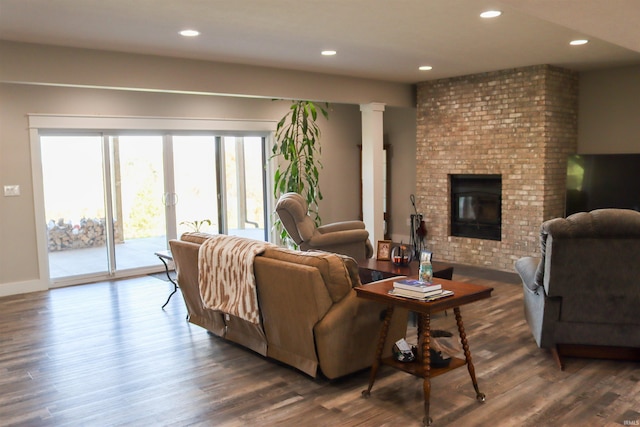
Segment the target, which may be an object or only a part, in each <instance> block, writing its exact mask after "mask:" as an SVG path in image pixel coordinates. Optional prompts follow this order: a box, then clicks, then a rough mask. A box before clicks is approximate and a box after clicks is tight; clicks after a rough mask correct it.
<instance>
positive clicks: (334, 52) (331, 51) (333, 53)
mask: <svg viewBox="0 0 640 427" xmlns="http://www.w3.org/2000/svg"><path fill="white" fill-rule="evenodd" d="M336 53H338V52H336V51H335V50H323V51H322V55H324V56H333V55H335V54H336Z"/></svg>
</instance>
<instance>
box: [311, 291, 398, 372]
mask: <svg viewBox="0 0 640 427" xmlns="http://www.w3.org/2000/svg"><path fill="white" fill-rule="evenodd" d="M385 313H386V306H385V305H384V304H381V303H378V302H375V301H369V300H366V299H364V298H358V297H357V295H356V292H355V291H354V290H351V292H350V293H349V294H348V295H347V296H346V297H345V298H343V299H342V300H341V301H340V302H338V303H336V304H334V305H333V306H332V307H331V310H329V311H328V312H327V314H326V315H325V316H324V317H323V318H322V320H321V321H320V322H318V324H317V325H315V327H314V328H313V329H314V334H315V341H316V348H317V351H318V360H319V363H320V369H321V370H322V373H323V374H324V375H325V376H326V377H327V378H329V379H334V378H338V377H341V376H343V375H346V374H350V373H352V372H356V371H359V370H361V369H365V368H368V367H370V366H371V365H372V364H373V359H374V357H375V353H376V348H377V345H378V341H379V336H380V329H381V328H382V324H383V320H384V316H385ZM408 316H409V313H408V311H407V310H405V309H403V308H399V307H396V308H395V309H394V312H393V317H392V318H391V324H390V325H389V330H388V334H387V339H386V341H385V347H384V350H383V356H384V357H387V356H390V355H391V348H392V347H393V344H394V343H395V342H396V341H397V340H399V339H400V338H404V337H405V336H406V332H407V322H408Z"/></svg>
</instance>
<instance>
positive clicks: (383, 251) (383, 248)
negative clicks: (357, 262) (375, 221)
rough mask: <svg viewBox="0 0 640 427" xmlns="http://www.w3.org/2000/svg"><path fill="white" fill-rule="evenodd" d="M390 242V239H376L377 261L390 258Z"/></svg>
mask: <svg viewBox="0 0 640 427" xmlns="http://www.w3.org/2000/svg"><path fill="white" fill-rule="evenodd" d="M391 243H392V242H391V240H378V250H377V251H376V259H377V260H378V261H390V260H391Z"/></svg>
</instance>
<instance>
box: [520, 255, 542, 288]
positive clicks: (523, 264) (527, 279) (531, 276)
mask: <svg viewBox="0 0 640 427" xmlns="http://www.w3.org/2000/svg"><path fill="white" fill-rule="evenodd" d="M539 264H540V260H539V259H537V258H533V257H524V258H520V259H519V260H517V261H516V263H515V269H516V272H517V273H518V274H519V275H520V278H521V279H522V283H523V284H524V285H525V287H526V288H527V289H528V290H530V291H531V292H534V293H538V289H539V288H541V287H542V286H540V285H539V284H537V283H536V274H537V271H538V265H539Z"/></svg>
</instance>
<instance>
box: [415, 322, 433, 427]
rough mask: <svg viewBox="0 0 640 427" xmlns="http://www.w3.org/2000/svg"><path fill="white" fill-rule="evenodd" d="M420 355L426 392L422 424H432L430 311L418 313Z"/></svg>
mask: <svg viewBox="0 0 640 427" xmlns="http://www.w3.org/2000/svg"><path fill="white" fill-rule="evenodd" d="M418 348H419V349H420V351H419V352H418V357H419V358H420V359H421V360H422V373H423V381H422V391H423V393H424V418H423V420H422V424H423V425H425V426H430V425H431V422H432V420H431V417H430V416H429V410H430V400H431V353H430V351H429V349H430V348H431V315H430V314H429V313H420V314H419V315H418Z"/></svg>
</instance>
